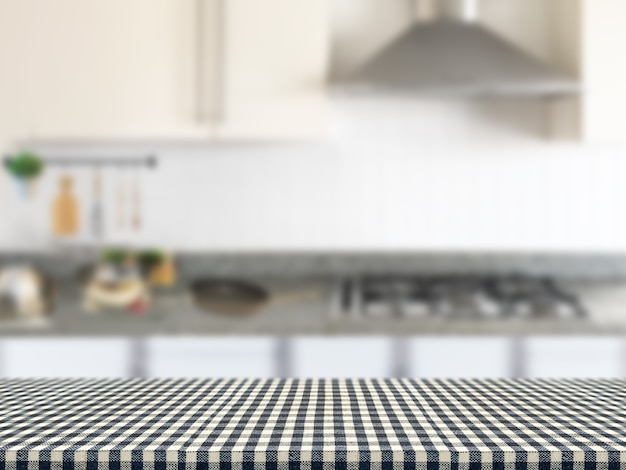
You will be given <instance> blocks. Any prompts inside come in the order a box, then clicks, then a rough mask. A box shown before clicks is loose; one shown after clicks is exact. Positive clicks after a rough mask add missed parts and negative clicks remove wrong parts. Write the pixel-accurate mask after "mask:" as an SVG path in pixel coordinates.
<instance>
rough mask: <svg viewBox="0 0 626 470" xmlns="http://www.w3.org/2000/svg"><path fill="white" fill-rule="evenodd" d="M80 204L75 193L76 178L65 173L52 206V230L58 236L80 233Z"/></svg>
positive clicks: (60, 179) (60, 180)
mask: <svg viewBox="0 0 626 470" xmlns="http://www.w3.org/2000/svg"><path fill="white" fill-rule="evenodd" d="M79 218H80V204H79V202H78V199H77V198H76V196H75V195H74V178H72V176H70V175H68V174H65V175H62V176H61V177H60V178H59V194H58V196H57V197H56V199H55V200H54V202H53V207H52V232H53V233H54V234H55V235H56V236H58V237H71V236H74V235H76V234H77V233H78V230H79V225H80V220H79Z"/></svg>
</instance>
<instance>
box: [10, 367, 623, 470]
mask: <svg viewBox="0 0 626 470" xmlns="http://www.w3.org/2000/svg"><path fill="white" fill-rule="evenodd" d="M625 401H626V381H624V380H527V379H526V380H511V379H501V380H498V379H491V380H487V379H482V380H477V379H476V380H446V379H438V380H412V379H332V380H331V379H213V380H200V379H178V380H172V379H170V380H158V379H141V380H139V379H135V380H128V379H127V380H102V379H99V380H64V379H47V380H20V379H17V380H2V381H0V417H1V418H2V419H1V420H0V466H1V468H5V469H12V468H13V469H15V468H31V467H33V468H40V469H48V470H49V469H60V468H64V469H68V468H71V469H77V470H78V469H86V470H90V469H97V468H104V467H106V468H108V469H113V470H120V469H123V468H126V469H129V468H132V469H135V470H142V469H146V470H166V469H169V468H178V469H185V470H211V469H224V468H228V469H232V470H257V469H259V470H260V469H274V470H275V469H280V468H308V469H311V470H314V469H323V468H337V469H341V468H343V469H350V468H353V469H357V468H358V469H361V468H369V469H389V470H404V469H407V468H428V469H440V470H445V469H448V470H449V469H458V470H462V469H463V470H467V469H470V470H477V469H481V468H485V469H513V468H514V469H516V470H533V469H535V470H536V469H544V468H563V469H567V468H570V469H571V468H585V469H596V470H623V469H624V468H626V434H625V433H624V422H623V411H624V409H623V407H624V402H625ZM294 464H295V466H293V467H292V465H294Z"/></svg>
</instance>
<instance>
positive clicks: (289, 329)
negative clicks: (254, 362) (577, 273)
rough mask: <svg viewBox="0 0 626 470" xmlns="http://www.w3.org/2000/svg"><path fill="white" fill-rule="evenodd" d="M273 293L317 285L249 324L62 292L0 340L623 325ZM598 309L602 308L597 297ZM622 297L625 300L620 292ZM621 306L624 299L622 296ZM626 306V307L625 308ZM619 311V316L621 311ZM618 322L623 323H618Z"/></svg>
mask: <svg viewBox="0 0 626 470" xmlns="http://www.w3.org/2000/svg"><path fill="white" fill-rule="evenodd" d="M266 285H267V286H268V287H270V288H271V290H272V291H274V292H281V291H289V290H302V289H309V288H311V286H314V285H317V286H318V287H319V290H320V294H321V295H320V297H319V299H311V300H308V301H300V302H297V303H288V302H285V303H280V304H276V305H270V306H269V307H268V308H265V309H263V310H261V311H260V312H258V313H255V314H252V315H249V316H241V317H239V316H232V315H230V316H229V315H224V314H216V313H210V312H205V311H203V310H201V309H199V308H197V307H196V306H194V305H193V303H192V302H191V300H190V297H189V295H188V293H187V292H186V291H185V290H184V289H176V290H174V291H171V292H167V293H160V294H159V293H157V294H156V295H155V303H154V305H153V308H152V309H151V311H150V312H149V313H147V314H144V315H132V314H129V313H125V312H106V313H105V312H103V313H97V314H91V313H86V312H85V311H84V310H83V309H82V308H81V295H80V292H79V290H78V288H77V287H76V286H69V287H68V286H65V288H64V289H63V294H62V295H61V296H60V298H59V301H58V303H57V306H56V308H55V311H54V312H53V313H52V314H51V316H50V317H49V320H48V321H47V322H46V323H44V324H35V325H32V324H19V323H15V322H13V323H5V324H2V323H0V336H5V337H6V336H154V335H166V336H176V335H243V336H254V335H272V336H283V335H285V336H286V335H343V336H350V335H366V336H369V335H393V336H419V335H461V336H462V335H499V336H515V335H578V336H583V335H615V334H626V323H624V322H621V323H620V322H619V321H618V320H617V319H616V318H614V317H606V316H605V317H604V318H595V317H594V318H588V319H581V320H569V321H566V320H521V319H497V320H468V319H453V320H444V319H441V318H424V319H404V318H368V317H365V316H364V317H351V316H348V315H338V314H336V313H333V308H332V295H333V283H332V282H328V281H324V280H297V281H289V282H285V281H277V280H269V281H266ZM605 291H606V290H604V291H602V290H601V293H600V294H598V295H596V297H597V298H596V307H597V306H599V305H600V304H599V303H598V302H603V301H605V300H604V299H603V297H602V296H603V294H602V292H605ZM621 292H626V290H625V289H624V287H623V286H621ZM624 300H625V301H626V295H625V296H624ZM624 305H626V303H625V304H624ZM620 311H621V310H620ZM622 318H623V317H622Z"/></svg>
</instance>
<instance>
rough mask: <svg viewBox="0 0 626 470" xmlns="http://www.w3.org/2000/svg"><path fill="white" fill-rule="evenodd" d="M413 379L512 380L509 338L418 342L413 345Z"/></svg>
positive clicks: (428, 339)
mask: <svg viewBox="0 0 626 470" xmlns="http://www.w3.org/2000/svg"><path fill="white" fill-rule="evenodd" d="M409 363H410V364H411V369H412V370H411V376H413V377H449V378H474V377H476V378H482V377H493V378H497V377H509V376H510V374H511V340H510V339H509V338H465V337H450V338H427V337H424V338H417V339H415V340H413V341H412V343H411V358H410V361H409Z"/></svg>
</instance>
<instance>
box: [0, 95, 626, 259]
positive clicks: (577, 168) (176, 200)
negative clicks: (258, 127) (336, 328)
mask: <svg viewBox="0 0 626 470" xmlns="http://www.w3.org/2000/svg"><path fill="white" fill-rule="evenodd" d="M336 108H337V110H336V123H335V137H334V139H333V140H332V141H331V142H329V143H326V144H321V145H318V146H315V145H313V146H305V147H302V148H301V147H292V146H286V147H281V146H263V147H257V146H254V145H230V146H228V145H227V146H213V147H212V146H204V147H190V146H175V145H168V146H160V147H159V154H160V156H161V158H162V165H161V167H160V168H159V169H158V170H157V171H156V172H154V173H153V174H150V175H149V176H146V177H145V179H144V186H145V187H144V189H145V191H144V192H145V194H144V202H145V217H146V226H145V229H144V230H143V232H142V233H141V234H139V235H134V234H133V235H128V234H119V233H117V234H115V233H113V234H112V237H113V238H118V239H129V240H136V241H137V242H140V241H144V242H148V243H153V244H159V245H165V246H174V247H178V248H181V249H187V250H196V249H197V250H202V249H206V250H209V249H210V250H221V249H223V250H233V249H241V250H256V249H268V250H276V249H294V250H297V249H306V250H334V249H337V250H342V249H343V250H346V249H347V250H358V249H378V250H387V249H388V250H404V249H406V250H426V249H450V250H463V249H469V250H529V251H542V250H558V251H590V250H591V251H608V252H612V251H615V252H618V251H624V250H625V249H626V210H625V209H626V184H624V182H625V181H626V158H625V157H624V154H626V148H622V147H616V146H581V145H576V144H568V143H556V142H550V141H547V140H545V138H544V137H543V136H542V132H543V126H544V122H545V121H544V111H545V109H544V108H545V104H544V103H540V102H532V101H529V102H518V103H513V102H500V103H498V102H492V103H482V102H467V103H458V102H446V101H421V100H418V99H415V98H396V99H380V100H377V99H368V100H360V101H351V102H350V101H346V100H343V101H342V102H340V103H338V104H337V105H336ZM153 147H155V146H154V145H153V146H134V147H129V146H126V147H123V148H121V147H111V146H108V147H105V146H95V145H94V146H91V147H82V148H75V149H72V150H71V152H74V153H77V154H92V155H98V154H110V153H112V152H116V153H119V154H123V155H126V154H132V153H135V152H138V151H145V150H146V149H147V150H150V149H151V148H153ZM48 152H49V153H50V154H52V153H70V150H68V149H60V148H58V147H57V148H48ZM119 175H120V173H119V172H112V173H109V174H107V175H106V183H107V184H108V193H109V195H110V201H109V204H108V215H109V217H110V218H114V217H115V215H116V214H115V210H116V205H115V191H116V184H117V183H119ZM56 176H58V173H56V174H54V173H53V174H50V175H49V177H48V178H47V179H46V180H45V181H44V182H43V184H42V185H40V188H39V192H38V195H37V197H36V198H35V199H34V200H33V201H32V202H28V203H24V201H22V200H20V199H19V198H15V191H14V188H13V186H12V185H11V183H10V182H8V181H6V180H4V179H3V180H0V195H1V196H0V214H2V217H1V219H0V247H2V248H3V249H16V248H18V247H30V248H32V247H43V246H46V245H47V244H49V243H50V236H49V228H48V227H49V212H50V203H51V199H52V197H53V195H54V188H53V186H54V184H53V183H54V182H55V180H56ZM77 177H78V178H79V181H80V185H81V186H80V189H81V190H82V191H83V192H85V193H86V194H85V197H86V199H87V200H88V197H87V194H88V191H89V184H90V181H91V180H90V175H89V174H88V173H83V174H82V176H81V174H77ZM126 177H127V178H128V175H127V176H126ZM87 202H88V201H85V203H84V204H83V205H84V207H85V208H87V207H88V203H87Z"/></svg>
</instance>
